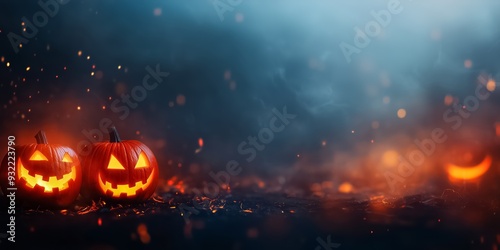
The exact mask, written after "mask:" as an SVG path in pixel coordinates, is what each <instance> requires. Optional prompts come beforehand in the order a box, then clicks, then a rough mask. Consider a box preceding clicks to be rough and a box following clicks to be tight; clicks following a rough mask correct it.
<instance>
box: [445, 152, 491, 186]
mask: <svg viewBox="0 0 500 250" xmlns="http://www.w3.org/2000/svg"><path fill="white" fill-rule="evenodd" d="M491 162H492V159H491V156H489V155H487V156H486V157H485V158H484V160H483V161H482V162H481V163H479V164H477V165H475V166H470V167H461V166H457V165H455V164H447V169H448V174H449V175H450V177H453V178H456V179H465V180H470V179H475V178H477V177H479V176H481V175H483V174H484V173H486V171H488V169H489V168H490V166H491Z"/></svg>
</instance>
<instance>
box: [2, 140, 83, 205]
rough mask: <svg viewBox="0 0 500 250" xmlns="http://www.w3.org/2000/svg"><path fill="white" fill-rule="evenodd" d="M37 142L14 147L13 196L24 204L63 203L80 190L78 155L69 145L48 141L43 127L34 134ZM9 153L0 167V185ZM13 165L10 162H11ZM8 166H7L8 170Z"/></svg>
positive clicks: (3, 186) (74, 196) (6, 185)
mask: <svg viewBox="0 0 500 250" xmlns="http://www.w3.org/2000/svg"><path fill="white" fill-rule="evenodd" d="M35 138H36V141H37V143H33V144H28V145H22V146H16V147H14V148H15V164H14V165H15V173H16V175H15V188H17V190H16V198H18V199H19V200H20V201H22V202H24V203H25V204H30V205H34V206H38V205H42V206H46V207H66V206H68V205H70V204H71V203H72V202H73V201H74V200H75V199H76V197H78V194H79V192H80V186H81V183H82V170H81V167H80V161H79V160H78V156H77V154H76V153H75V151H73V150H72V149H71V148H69V147H65V146H59V145H53V144H48V142H47V138H46V136H45V133H44V132H43V131H39V132H38V134H36V136H35ZM9 161H12V158H10V159H9V155H8V154H7V155H5V157H4V158H3V161H2V164H1V168H0V176H1V180H0V185H1V187H2V191H3V192H4V194H8V193H10V190H7V188H9V187H12V186H9V183H8V181H7V175H8V171H12V168H10V169H9V165H8V164H9ZM11 166H12V165H11ZM8 169H9V170H8Z"/></svg>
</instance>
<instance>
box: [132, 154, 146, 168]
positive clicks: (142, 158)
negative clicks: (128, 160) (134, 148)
mask: <svg viewBox="0 0 500 250" xmlns="http://www.w3.org/2000/svg"><path fill="white" fill-rule="evenodd" d="M147 167H149V161H148V157H147V156H146V154H145V153H144V152H141V154H140V155H139V159H137V163H136V164H135V167H134V168H135V169H137V168H147Z"/></svg>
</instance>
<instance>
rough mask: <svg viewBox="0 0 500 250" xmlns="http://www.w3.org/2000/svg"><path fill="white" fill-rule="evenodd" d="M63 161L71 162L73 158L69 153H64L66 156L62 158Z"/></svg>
mask: <svg viewBox="0 0 500 250" xmlns="http://www.w3.org/2000/svg"><path fill="white" fill-rule="evenodd" d="M62 162H69V163H72V162H73V160H72V159H71V156H69V154H68V153H64V156H63V158H62Z"/></svg>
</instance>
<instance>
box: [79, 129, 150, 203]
mask: <svg viewBox="0 0 500 250" xmlns="http://www.w3.org/2000/svg"><path fill="white" fill-rule="evenodd" d="M109 138H110V141H109V142H100V143H96V144H94V145H92V149H91V151H90V153H89V154H88V156H86V157H84V158H83V161H82V165H83V176H84V177H83V178H84V180H83V186H82V187H83V188H82V194H83V195H84V196H85V197H87V198H89V199H97V198H105V199H107V200H115V201H122V202H123V201H124V202H127V201H144V200H147V199H149V197H151V195H152V194H153V193H154V191H155V189H156V185H157V183H158V175H159V173H158V163H157V162H156V158H155V156H154V154H153V152H152V151H151V150H150V149H149V148H148V147H147V146H146V145H144V144H143V143H141V142H139V141H135V140H126V141H121V140H120V137H119V135H118V132H117V131H116V128H115V127H113V128H111V129H110V131H109Z"/></svg>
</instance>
